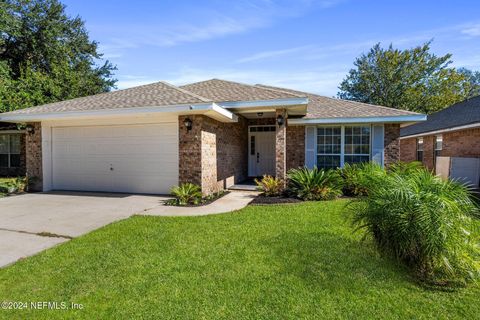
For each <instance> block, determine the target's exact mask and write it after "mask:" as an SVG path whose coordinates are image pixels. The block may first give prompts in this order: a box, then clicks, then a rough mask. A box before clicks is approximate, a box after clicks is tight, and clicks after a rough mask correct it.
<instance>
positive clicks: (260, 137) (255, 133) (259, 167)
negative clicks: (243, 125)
mask: <svg viewBox="0 0 480 320" xmlns="http://www.w3.org/2000/svg"><path fill="white" fill-rule="evenodd" d="M275 131H276V127H275V126H272V125H266V126H249V127H248V176H250V177H260V176H263V175H264V174H267V175H271V176H275Z"/></svg>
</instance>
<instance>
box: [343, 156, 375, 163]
mask: <svg viewBox="0 0 480 320" xmlns="http://www.w3.org/2000/svg"><path fill="white" fill-rule="evenodd" d="M368 161H370V157H369V156H345V163H362V162H368Z"/></svg>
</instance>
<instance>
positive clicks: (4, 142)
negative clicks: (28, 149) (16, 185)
mask: <svg viewBox="0 0 480 320" xmlns="http://www.w3.org/2000/svg"><path fill="white" fill-rule="evenodd" d="M24 175H25V132H24V131H21V130H18V129H17V125H16V124H14V123H13V124H12V123H4V122H0V177H17V176H24Z"/></svg>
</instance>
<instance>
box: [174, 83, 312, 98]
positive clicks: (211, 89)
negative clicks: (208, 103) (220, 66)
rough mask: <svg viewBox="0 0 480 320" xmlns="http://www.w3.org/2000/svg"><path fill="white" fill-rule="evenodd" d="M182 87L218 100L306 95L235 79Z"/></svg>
mask: <svg viewBox="0 0 480 320" xmlns="http://www.w3.org/2000/svg"><path fill="white" fill-rule="evenodd" d="M180 88H182V89H185V90H188V91H190V92H193V93H195V94H198V95H201V96H203V97H207V98H208V99H211V100H214V101H216V102H227V101H228V102H230V101H255V100H274V99H289V98H299V97H306V95H305V94H304V93H302V94H296V93H292V92H286V91H281V90H276V89H273V88H267V87H258V86H252V85H249V84H243V83H238V82H233V81H226V80H219V79H211V80H206V81H201V82H195V83H191V84H187V85H184V86H180Z"/></svg>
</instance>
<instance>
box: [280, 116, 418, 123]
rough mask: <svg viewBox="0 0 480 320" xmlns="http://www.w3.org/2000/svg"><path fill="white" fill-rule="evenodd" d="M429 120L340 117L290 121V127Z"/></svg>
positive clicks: (407, 117)
mask: <svg viewBox="0 0 480 320" xmlns="http://www.w3.org/2000/svg"><path fill="white" fill-rule="evenodd" d="M425 120H427V116H426V115H423V114H419V115H405V116H385V117H352V118H350V117H338V118H310V119H302V118H300V119H289V120H288V124H289V125H315V124H340V123H403V122H419V121H425Z"/></svg>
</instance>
